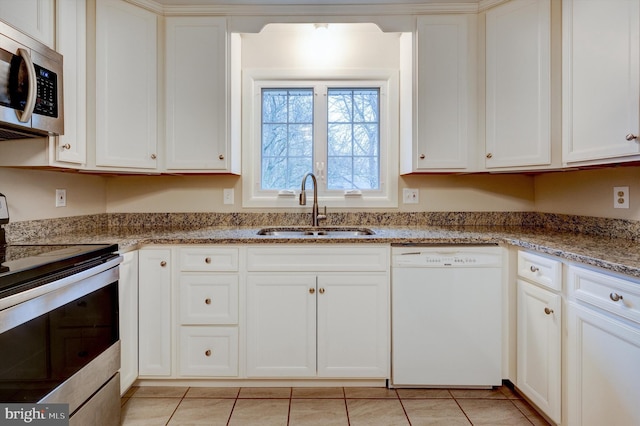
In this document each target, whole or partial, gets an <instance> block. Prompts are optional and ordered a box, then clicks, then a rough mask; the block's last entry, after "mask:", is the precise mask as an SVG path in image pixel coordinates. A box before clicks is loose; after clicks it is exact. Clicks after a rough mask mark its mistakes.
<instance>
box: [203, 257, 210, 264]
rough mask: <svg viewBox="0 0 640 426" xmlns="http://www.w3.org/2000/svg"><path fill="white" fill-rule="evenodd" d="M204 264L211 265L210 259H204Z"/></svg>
mask: <svg viewBox="0 0 640 426" xmlns="http://www.w3.org/2000/svg"><path fill="white" fill-rule="evenodd" d="M204 263H206V264H207V265H208V264H209V263H211V258H210V257H207V258H205V259H204Z"/></svg>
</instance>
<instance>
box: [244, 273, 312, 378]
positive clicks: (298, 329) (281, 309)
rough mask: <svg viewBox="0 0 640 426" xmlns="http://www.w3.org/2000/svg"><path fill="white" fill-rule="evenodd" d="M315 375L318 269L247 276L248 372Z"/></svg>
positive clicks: (259, 374)
mask: <svg viewBox="0 0 640 426" xmlns="http://www.w3.org/2000/svg"><path fill="white" fill-rule="evenodd" d="M315 375H316V277H315V275H310V274H274V275H271V274H264V275H249V276H247V376H249V377H310V376H315Z"/></svg>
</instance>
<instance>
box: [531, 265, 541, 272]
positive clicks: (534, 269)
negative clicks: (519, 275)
mask: <svg viewBox="0 0 640 426" xmlns="http://www.w3.org/2000/svg"><path fill="white" fill-rule="evenodd" d="M529 269H530V270H531V272H538V271H539V270H540V268H538V267H537V266H533V265H531V268H529Z"/></svg>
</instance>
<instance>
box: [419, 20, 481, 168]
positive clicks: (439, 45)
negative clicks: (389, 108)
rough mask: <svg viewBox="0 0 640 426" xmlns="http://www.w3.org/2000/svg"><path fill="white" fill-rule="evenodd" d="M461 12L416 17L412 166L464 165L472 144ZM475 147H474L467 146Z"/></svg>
mask: <svg viewBox="0 0 640 426" xmlns="http://www.w3.org/2000/svg"><path fill="white" fill-rule="evenodd" d="M471 19H475V18H471V17H468V16H466V15H456V16H446V15H434V16H421V17H419V18H418V30H417V35H416V37H417V45H416V60H417V68H416V72H417V88H416V90H415V92H416V95H415V96H416V101H415V102H416V105H417V111H416V113H415V123H416V137H415V139H416V140H415V142H414V144H415V149H414V150H413V151H414V152H413V159H412V161H413V165H414V166H413V167H414V171H428V170H432V169H436V170H442V169H452V170H455V169H466V168H467V167H469V158H470V155H469V151H470V148H471V147H473V146H475V137H474V135H475V131H473V130H472V129H471V124H472V121H470V117H471V116H472V114H471V113H470V111H475V105H474V102H475V99H473V98H472V97H471V93H472V91H471V87H470V82H471V81H472V79H471V76H470V75H469V71H470V49H469V42H468V34H469V25H470V24H469V22H470V20H471ZM472 152H475V150H472Z"/></svg>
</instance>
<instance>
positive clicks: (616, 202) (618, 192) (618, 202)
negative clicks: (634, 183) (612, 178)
mask: <svg viewBox="0 0 640 426" xmlns="http://www.w3.org/2000/svg"><path fill="white" fill-rule="evenodd" d="M613 208H614V209H628V208H629V187H628V186H614V187H613Z"/></svg>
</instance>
